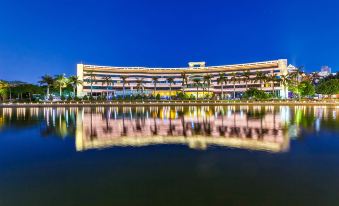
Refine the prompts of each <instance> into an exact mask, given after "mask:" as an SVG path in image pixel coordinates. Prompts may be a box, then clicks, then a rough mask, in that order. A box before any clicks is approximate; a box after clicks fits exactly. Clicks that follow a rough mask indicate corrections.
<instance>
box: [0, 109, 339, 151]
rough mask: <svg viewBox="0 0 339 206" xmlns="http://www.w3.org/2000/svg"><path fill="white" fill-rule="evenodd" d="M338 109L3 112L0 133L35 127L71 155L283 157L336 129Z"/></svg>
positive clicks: (46, 110) (31, 110) (0, 117)
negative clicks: (211, 152)
mask: <svg viewBox="0 0 339 206" xmlns="http://www.w3.org/2000/svg"><path fill="white" fill-rule="evenodd" d="M338 110H339V108H338V107H326V106H314V107H306V106H294V107H289V106H280V107H274V106H213V107H208V106H201V107H197V106H191V107H183V106H172V107H169V106H167V107H92V108H91V107H85V108H80V107H79V108H4V109H2V110H0V112H1V113H0V129H6V127H23V126H29V125H39V127H40V133H41V136H51V135H56V136H58V137H61V138H65V137H67V136H68V137H75V149H76V150H77V151H84V150H90V149H102V148H107V147H123V146H135V147H140V146H146V145H164V144H182V145H187V146H188V147H189V148H193V149H201V150H204V149H208V147H209V146H220V147H235V148H243V149H248V150H264V151H269V152H286V151H288V150H289V145H290V139H297V138H300V137H301V134H300V133H301V130H305V131H311V132H319V131H320V130H321V129H322V127H329V128H331V127H332V128H333V127H334V128H335V126H336V124H337V123H338V117H337V113H338Z"/></svg>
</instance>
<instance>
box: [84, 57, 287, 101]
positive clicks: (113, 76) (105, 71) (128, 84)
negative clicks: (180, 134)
mask: <svg viewBox="0 0 339 206" xmlns="http://www.w3.org/2000/svg"><path fill="white" fill-rule="evenodd" d="M245 71H247V72H249V74H250V78H249V79H247V80H245V78H243V77H242V73H244V72H245ZM259 71H260V72H262V73H264V74H266V75H272V74H276V75H277V78H279V76H280V75H282V74H284V75H285V74H287V73H288V70H287V60H285V59H280V60H274V61H265V62H255V63H246V64H234V65H223V66H206V65H205V62H190V63H189V66H188V67H181V68H148V67H115V66H96V65H86V64H78V65H77V75H78V76H79V78H80V79H81V80H84V84H83V85H78V87H77V91H78V95H79V96H84V95H86V94H89V93H90V92H92V95H93V96H98V95H106V94H107V93H108V95H109V96H122V95H126V96H129V95H134V94H137V93H140V92H142V93H143V94H146V95H149V94H154V95H157V94H160V95H161V96H167V97H168V96H174V95H176V93H177V92H180V91H183V92H185V93H186V94H188V95H198V96H202V95H206V93H209V94H213V93H214V94H215V95H216V96H218V97H220V96H221V94H222V93H223V94H224V97H233V96H234V91H235V95H236V97H240V95H241V94H242V93H243V92H244V91H246V88H258V89H261V90H264V91H266V92H275V93H277V94H278V95H280V96H281V97H283V98H284V97H286V95H285V94H284V91H285V90H284V88H283V85H281V84H280V83H279V82H275V83H274V85H272V84H273V83H272V82H267V81H266V82H265V81H255V77H256V73H257V72H259ZM220 73H224V74H225V79H226V81H223V82H222V83H221V82H218V81H217V80H218V77H219V75H220ZM205 75H210V77H211V83H210V85H209V86H208V85H207V84H206V82H205V83H204V76H205ZM234 75H236V78H232V77H233V76H234ZM183 76H185V77H186V78H183ZM154 77H156V78H157V83H156V84H155V83H154V81H153V80H154ZM123 78H125V80H123ZM169 78H172V80H173V82H172V83H170V82H169ZM105 79H106V80H105ZM185 79H186V80H185ZM196 79H200V83H197V81H196ZM234 79H236V81H233V80H234ZM183 82H184V84H183ZM199 85H200V86H199ZM273 90H274V91H273Z"/></svg>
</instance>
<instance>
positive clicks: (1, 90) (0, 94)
mask: <svg viewBox="0 0 339 206" xmlns="http://www.w3.org/2000/svg"><path fill="white" fill-rule="evenodd" d="M8 87H9V84H8V83H7V82H6V81H1V80H0V100H3V101H4V100H5V99H6V94H7V88H8Z"/></svg>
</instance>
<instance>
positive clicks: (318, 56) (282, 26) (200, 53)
mask: <svg viewBox="0 0 339 206" xmlns="http://www.w3.org/2000/svg"><path fill="white" fill-rule="evenodd" d="M338 8H339V1H334V0H333V1H327V0H322V1H312V0H300V1H297V0H285V1H273V0H270V1H269V0H267V1H266V0H265V1H264V0H248V1H245V0H232V1H231V0H229V1H227V0H224V1H214V0H205V1H199V0H194V1H193V0H186V1H185V0H166V1H161V0H157V1H156V0H154V1H151V0H148V1H147V0H110V1H109V0H107V1H100V0H78V1H77V0H69V1H66V0H54V1H51V0H40V1H38V0H30V1H29V0H27V1H16V0H8V1H7V0H0V79H6V80H23V81H28V82H33V83H35V82H36V81H37V80H38V79H39V77H40V76H42V75H44V74H51V75H54V74H60V73H65V74H66V75H72V74H75V72H76V64H77V63H80V62H83V63H86V64H97V65H111V66H150V67H154V66H160V67H161V66H162V67H172V66H173V67H175V66H186V65H187V62H189V61H206V63H207V65H223V64H235V63H246V62H254V61H265V60H275V59H280V58H286V59H288V60H289V63H291V64H294V65H296V66H300V65H304V66H305V68H306V71H316V70H320V67H321V66H322V65H328V66H330V67H332V70H333V71H338V70H339V69H338V68H339V12H338Z"/></svg>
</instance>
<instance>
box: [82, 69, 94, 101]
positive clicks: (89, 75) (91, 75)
mask: <svg viewBox="0 0 339 206" xmlns="http://www.w3.org/2000/svg"><path fill="white" fill-rule="evenodd" d="M84 76H87V78H86V80H85V81H86V82H89V83H90V85H91V97H92V96H93V83H95V80H96V76H95V74H94V72H93V71H89V72H87V73H86V74H85V75H84Z"/></svg>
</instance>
